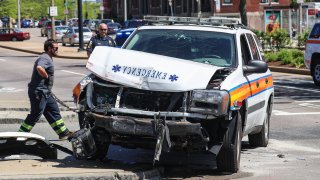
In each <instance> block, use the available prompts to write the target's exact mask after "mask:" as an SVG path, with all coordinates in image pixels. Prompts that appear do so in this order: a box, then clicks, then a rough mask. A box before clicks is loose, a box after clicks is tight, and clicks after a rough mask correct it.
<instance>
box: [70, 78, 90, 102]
mask: <svg viewBox="0 0 320 180" xmlns="http://www.w3.org/2000/svg"><path fill="white" fill-rule="evenodd" d="M91 82H92V79H91V76H90V75H88V76H86V77H84V78H83V79H82V80H81V81H80V82H79V83H78V84H77V85H76V86H75V87H74V88H73V90H72V94H73V98H74V99H75V102H76V103H78V102H79V97H80V94H81V92H82V90H83V89H84V88H85V87H86V86H87V85H88V84H89V83H91Z"/></svg>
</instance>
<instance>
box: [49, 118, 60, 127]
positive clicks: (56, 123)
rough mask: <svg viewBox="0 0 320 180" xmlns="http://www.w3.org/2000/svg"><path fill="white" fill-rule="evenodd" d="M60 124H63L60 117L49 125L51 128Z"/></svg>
mask: <svg viewBox="0 0 320 180" xmlns="http://www.w3.org/2000/svg"><path fill="white" fill-rule="evenodd" d="M61 124H63V120H62V119H59V120H57V121H56V122H54V123H52V124H50V126H51V127H52V128H54V127H56V126H58V125H61Z"/></svg>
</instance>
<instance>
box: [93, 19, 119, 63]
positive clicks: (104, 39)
mask: <svg viewBox="0 0 320 180" xmlns="http://www.w3.org/2000/svg"><path fill="white" fill-rule="evenodd" d="M98 31H99V33H98V34H97V35H95V36H92V37H91V39H90V41H89V43H88V45H87V55H88V58H89V57H90V55H91V53H92V51H93V49H94V48H95V47H96V46H111V47H115V46H116V43H115V41H114V40H113V39H112V38H111V37H109V36H108V35H107V34H108V26H107V25H106V24H105V23H101V24H100V25H99V29H98Z"/></svg>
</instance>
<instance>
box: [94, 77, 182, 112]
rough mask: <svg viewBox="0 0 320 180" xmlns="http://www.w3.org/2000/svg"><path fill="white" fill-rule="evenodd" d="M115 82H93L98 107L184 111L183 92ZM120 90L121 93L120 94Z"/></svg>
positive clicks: (95, 101)
mask: <svg viewBox="0 0 320 180" xmlns="http://www.w3.org/2000/svg"><path fill="white" fill-rule="evenodd" d="M120 88H121V87H120V86H117V85H115V84H105V83H97V82H95V83H94V84H93V92H94V93H93V104H94V105H95V106H97V107H116V106H117V96H119V97H118V100H119V108H129V109H137V110H143V111H156V112H157V111H170V112H178V111H182V109H181V108H182V104H183V96H184V93H183V92H158V91H150V90H139V89H134V88H130V87H122V90H120ZM119 92H120V93H121V94H119Z"/></svg>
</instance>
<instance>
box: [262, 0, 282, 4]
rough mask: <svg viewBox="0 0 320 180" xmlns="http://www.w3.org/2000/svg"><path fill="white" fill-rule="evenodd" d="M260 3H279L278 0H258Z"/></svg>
mask: <svg viewBox="0 0 320 180" xmlns="http://www.w3.org/2000/svg"><path fill="white" fill-rule="evenodd" d="M260 3H279V0H260Z"/></svg>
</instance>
